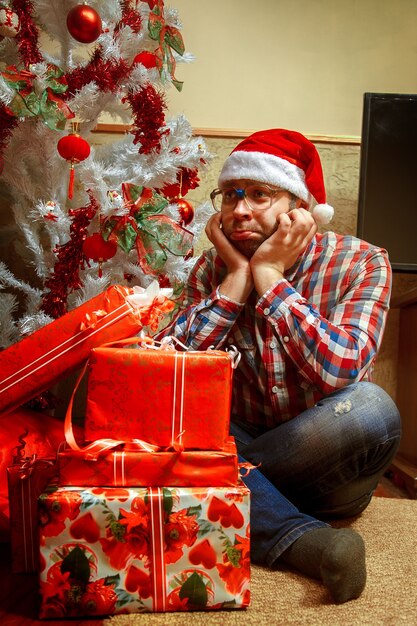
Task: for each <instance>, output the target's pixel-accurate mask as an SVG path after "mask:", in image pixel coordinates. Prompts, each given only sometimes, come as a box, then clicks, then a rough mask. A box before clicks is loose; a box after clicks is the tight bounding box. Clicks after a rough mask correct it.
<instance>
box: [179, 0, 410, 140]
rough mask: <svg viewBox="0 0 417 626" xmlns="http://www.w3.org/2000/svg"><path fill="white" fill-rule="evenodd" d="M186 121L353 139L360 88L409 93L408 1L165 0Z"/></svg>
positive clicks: (359, 112)
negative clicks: (173, 23) (175, 32)
mask: <svg viewBox="0 0 417 626" xmlns="http://www.w3.org/2000/svg"><path fill="white" fill-rule="evenodd" d="M170 6H173V7H175V8H176V9H178V12H179V16H180V19H181V21H182V23H183V26H184V28H183V31H182V32H183V36H184V40H185V45H186V50H187V51H188V52H191V53H193V54H194V55H195V56H196V60H195V61H194V62H193V63H191V64H189V65H184V64H182V65H179V66H178V68H177V77H178V78H179V79H180V80H183V81H184V88H183V91H182V93H180V94H178V93H176V91H175V90H174V89H170V90H169V92H168V103H169V107H170V112H171V113H172V114H177V113H180V112H183V113H184V114H185V115H186V117H187V118H188V119H189V121H190V122H191V124H192V126H193V127H203V128H227V129H235V130H236V129H245V130H257V129H260V128H270V127H273V126H275V127H276V126H280V127H286V128H292V129H295V130H299V131H301V132H304V133H307V134H310V133H312V134H330V135H347V136H356V137H357V136H359V135H360V134H361V118H362V104H363V93H364V92H366V91H377V92H395V93H397V92H402V93H414V92H416V91H417V45H416V25H417V1H416V0H259V1H258V2H253V0H209V1H207V0H172V2H171V3H170Z"/></svg>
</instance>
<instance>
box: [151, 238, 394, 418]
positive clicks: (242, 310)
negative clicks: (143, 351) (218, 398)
mask: <svg viewBox="0 0 417 626" xmlns="http://www.w3.org/2000/svg"><path fill="white" fill-rule="evenodd" d="M225 274H226V267H225V265H224V263H223V261H222V260H221V259H220V257H219V256H218V255H217V253H216V250H215V249H214V248H212V249H211V250H208V251H207V252H205V253H203V255H202V256H201V257H200V258H199V259H198V260H197V262H196V264H195V266H194V268H193V270H192V272H191V274H190V277H189V280H188V283H187V286H186V289H185V293H184V306H185V308H182V309H181V312H180V313H179V315H178V316H177V317H176V319H175V320H174V321H173V322H172V323H171V324H170V325H169V326H168V327H167V328H166V329H165V330H164V331H163V332H162V334H160V336H162V335H168V334H171V335H175V336H176V337H178V339H180V340H181V341H182V342H183V343H185V344H186V345H187V346H189V347H190V348H191V349H193V350H206V349H207V348H209V347H210V346H213V347H214V348H216V349H225V348H226V347H227V345H228V344H229V345H234V346H236V347H237V348H238V350H239V351H240V353H241V360H240V363H239V365H238V368H237V370H236V371H235V375H234V381H233V406H232V413H233V414H234V415H236V416H238V418H239V419H240V420H242V421H245V422H249V423H251V424H256V425H258V426H262V425H263V426H264V427H266V428H270V427H273V426H276V425H277V424H279V423H280V422H284V421H286V420H289V419H291V418H293V417H295V416H296V415H298V414H299V413H301V412H302V411H303V410H305V409H306V408H308V407H311V406H312V405H314V404H315V403H316V402H317V401H318V400H320V399H321V398H322V397H323V396H326V395H328V394H330V393H331V392H332V391H335V390H336V389H338V388H340V387H343V386H345V385H348V384H350V383H353V382H355V381H358V380H363V379H365V380H366V379H369V378H370V373H371V370H372V365H373V361H374V359H375V356H376V354H377V351H378V349H379V346H380V344H381V340H382V333H383V329H384V325H385V320H386V315H387V312H388V306H389V299H390V290H391V266H390V264H389V261H388V255H387V253H386V251H385V250H382V249H381V248H377V247H375V246H372V245H370V244H368V243H366V242H364V241H361V240H359V239H357V238H355V237H351V236H341V235H337V234H335V233H333V232H328V233H325V234H317V235H316V236H315V238H314V239H313V240H312V242H311V243H310V245H309V247H308V248H307V250H306V251H305V253H304V254H303V255H302V256H301V257H300V259H299V260H298V261H297V263H296V264H295V265H294V266H293V267H292V268H290V270H289V271H287V272H286V274H285V278H284V279H282V280H279V281H278V282H276V283H275V284H273V285H272V286H271V288H270V289H269V290H268V291H267V292H266V293H265V294H263V295H262V296H261V297H259V296H258V295H257V293H256V291H255V290H253V291H252V293H251V295H250V297H249V299H248V301H247V302H246V303H245V304H239V303H236V302H234V301H232V300H230V299H229V298H227V297H225V296H223V295H221V294H220V293H219V289H218V285H220V283H221V282H222V280H223V278H224V276H225Z"/></svg>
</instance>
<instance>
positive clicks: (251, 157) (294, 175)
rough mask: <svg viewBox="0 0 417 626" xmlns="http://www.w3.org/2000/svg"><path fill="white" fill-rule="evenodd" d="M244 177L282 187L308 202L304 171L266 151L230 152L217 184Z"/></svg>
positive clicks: (309, 196) (308, 195)
mask: <svg viewBox="0 0 417 626" xmlns="http://www.w3.org/2000/svg"><path fill="white" fill-rule="evenodd" d="M244 178H247V179H248V180H256V181H258V182H260V183H266V184H269V185H276V186H277V187H282V189H285V190H286V191H290V192H291V193H293V194H294V195H295V196H297V198H301V200H304V201H305V202H307V203H309V204H310V201H311V194H310V192H309V190H308V189H307V187H306V184H305V176H304V171H303V170H302V169H301V168H299V167H297V166H296V165H294V164H293V163H290V162H289V161H286V160H285V159H281V158H280V157H277V156H274V155H272V154H268V153H267V152H247V151H244V150H237V151H236V152H232V154H231V155H230V156H229V157H228V158H227V159H226V161H225V162H224V165H223V168H222V171H221V172H220V176H219V180H218V185H219V187H221V185H222V184H223V183H225V182H227V181H229V180H242V179H244Z"/></svg>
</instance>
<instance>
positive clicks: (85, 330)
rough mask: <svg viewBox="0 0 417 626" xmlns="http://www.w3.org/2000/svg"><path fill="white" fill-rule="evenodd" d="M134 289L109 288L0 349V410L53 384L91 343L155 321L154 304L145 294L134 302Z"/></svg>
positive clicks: (84, 355)
mask: <svg viewBox="0 0 417 626" xmlns="http://www.w3.org/2000/svg"><path fill="white" fill-rule="evenodd" d="M138 289H140V288H132V289H130V288H127V287H122V286H119V285H114V286H112V287H109V288H108V289H107V290H106V291H104V292H103V293H102V294H100V295H98V296H96V297H95V298H92V299H91V300H89V301H88V302H86V303H85V304H83V305H81V306H80V307H78V308H76V309H74V310H73V311H71V312H70V313H67V314H66V315H64V316H63V317H61V318H59V319H57V320H55V321H53V322H51V323H50V324H47V325H46V326H44V327H43V328H41V329H39V330H38V331H36V332H35V333H33V334H32V335H29V336H28V337H25V338H24V339H22V340H21V341H19V342H17V343H15V344H13V345H12V346H10V347H9V348H7V349H6V350H3V351H2V352H1V353H0V413H1V412H5V411H10V410H12V409H13V408H16V407H18V406H20V405H22V404H23V403H25V402H26V401H27V400H29V399H31V398H33V397H35V396H36V395H37V394H39V393H41V392H42V391H45V390H46V389H49V388H50V387H52V386H53V385H54V383H55V382H57V381H58V380H60V378H62V376H64V375H65V374H68V373H70V372H72V371H73V370H75V369H77V367H79V366H80V365H81V364H82V362H83V361H84V360H86V358H87V357H88V355H89V353H90V350H91V349H92V348H94V347H95V346H98V345H100V344H103V343H105V342H108V341H111V340H114V339H119V338H124V337H129V336H130V335H133V334H135V333H137V332H138V331H139V330H140V329H141V328H142V327H143V326H146V325H147V323H148V322H149V321H150V320H152V321H154V314H155V313H156V312H157V311H158V310H159V305H157V304H155V305H154V306H153V307H152V306H150V302H147V301H146V299H145V300H141V301H140V303H139V306H137V305H136V298H137V295H143V294H137V290H138ZM141 291H142V292H143V291H144V290H141ZM150 291H151V292H152V293H151V296H152V298H153V297H154V295H155V297H156V295H157V294H156V292H155V288H154V286H153V285H152V286H151V289H150ZM161 291H162V290H161ZM163 299H165V298H163ZM151 301H152V299H151ZM143 305H145V308H144V306H143ZM163 308H164V307H163V306H162V309H161V310H163Z"/></svg>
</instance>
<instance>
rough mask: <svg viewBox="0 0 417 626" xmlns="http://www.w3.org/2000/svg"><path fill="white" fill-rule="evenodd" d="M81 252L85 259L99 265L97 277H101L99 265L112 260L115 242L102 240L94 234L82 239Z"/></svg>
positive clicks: (115, 250)
mask: <svg viewBox="0 0 417 626" xmlns="http://www.w3.org/2000/svg"><path fill="white" fill-rule="evenodd" d="M83 252H84V255H85V256H86V257H87V259H92V260H93V261H96V262H97V263H98V264H99V271H98V275H99V276H100V278H101V276H102V271H101V264H102V263H103V261H108V260H109V259H111V258H113V257H114V255H115V254H116V252H117V242H116V241H113V240H112V239H110V240H107V241H106V240H105V239H103V237H102V235H101V233H94V234H93V235H90V237H87V238H86V239H84V243H83Z"/></svg>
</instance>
